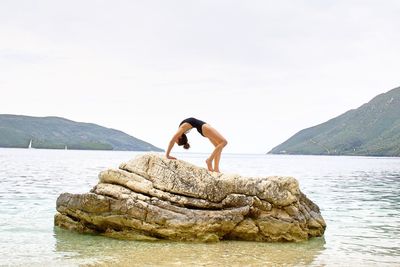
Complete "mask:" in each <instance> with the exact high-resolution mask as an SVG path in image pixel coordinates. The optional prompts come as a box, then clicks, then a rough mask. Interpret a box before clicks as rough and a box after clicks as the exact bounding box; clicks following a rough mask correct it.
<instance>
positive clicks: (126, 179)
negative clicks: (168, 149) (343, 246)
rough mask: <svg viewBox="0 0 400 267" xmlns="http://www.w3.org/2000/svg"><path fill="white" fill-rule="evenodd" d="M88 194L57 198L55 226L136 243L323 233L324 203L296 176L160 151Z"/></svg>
mask: <svg viewBox="0 0 400 267" xmlns="http://www.w3.org/2000/svg"><path fill="white" fill-rule="evenodd" d="M99 179H100V181H99V183H98V184H97V185H96V186H95V187H94V188H93V189H92V190H91V192H90V193H86V194H69V193H63V194H61V195H60V196H59V197H58V199H57V211H58V213H57V214H56V215H55V225H57V226H60V227H63V228H66V229H70V230H76V231H79V232H86V233H101V234H104V235H107V236H112V237H117V238H124V239H135V240H140V239H142V240H156V239H171V240H186V241H218V240H222V239H238V240H239V239H240V240H255V241H302V240H307V239H309V238H311V237H315V236H322V235H323V233H324V230H325V227H326V224H325V221H324V219H323V218H322V216H321V214H320V211H319V208H318V206H317V205H315V204H314V203H313V202H312V201H311V200H309V199H308V198H307V197H306V196H305V195H304V194H303V193H302V192H301V191H300V190H299V184H298V182H297V180H296V179H294V178H292V177H278V176H274V177H263V178H260V177H242V176H239V175H229V174H220V173H214V172H209V171H208V170H206V169H205V168H199V167H197V166H195V165H192V164H189V163H187V162H184V161H181V160H168V159H166V158H164V157H160V156H158V155H155V154H147V155H143V156H139V157H137V158H136V159H134V160H131V161H129V162H128V163H123V164H121V165H120V166H119V169H110V170H106V171H103V172H101V173H100V174H99Z"/></svg>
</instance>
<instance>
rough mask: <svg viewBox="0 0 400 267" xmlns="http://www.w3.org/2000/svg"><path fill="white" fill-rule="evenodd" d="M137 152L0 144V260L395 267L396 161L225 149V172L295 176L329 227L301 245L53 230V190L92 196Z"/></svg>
mask: <svg viewBox="0 0 400 267" xmlns="http://www.w3.org/2000/svg"><path fill="white" fill-rule="evenodd" d="M137 154H139V153H135V152H103V151H100V152H98V151H72V150H34V149H32V150H28V149H0V265H1V266H4V265H6V266H7V265H10V266H16V265H21V266H55V265H57V266H77V265H89V266H95V265H105V266H107V265H124V266H246V265H247V266H310V265H311V266H400V158H371V157H333V156H332V157H324V156H278V155H239V154H237V155H236V154H223V157H222V161H221V170H222V171H224V172H228V173H239V174H241V175H244V176H270V175H288V176H294V177H296V178H297V179H298V180H299V182H300V188H301V190H302V191H303V192H304V193H305V194H306V195H307V196H308V197H309V198H310V199H311V200H313V201H314V202H315V203H316V204H317V205H318V206H319V207H320V208H321V212H322V215H323V217H324V218H325V220H326V223H327V225H328V227H327V230H326V232H325V236H324V237H323V238H315V239H312V240H310V241H307V242H302V243H257V242H238V241H235V242H220V243H213V244H201V243H200V244H199V243H179V242H167V241H162V242H137V241H122V240H116V239H110V238H106V237H101V236H94V235H82V234H77V233H73V232H69V231H66V230H62V229H59V228H56V227H54V226H53V216H54V214H55V211H56V209H55V204H56V199H57V197H58V195H59V194H61V193H62V192H71V193H85V192H88V191H89V190H90V189H91V188H92V187H93V186H94V185H95V184H96V183H97V180H98V178H97V174H98V173H99V172H100V171H102V170H104V169H107V168H110V167H117V166H118V165H119V163H121V162H124V161H127V160H129V159H131V158H133V157H135V156H136V155H137ZM174 155H176V156H178V158H180V159H183V160H186V161H189V162H191V163H194V164H198V165H201V166H204V165H205V163H204V160H205V158H206V157H207V155H206V154H186V153H185V154H179V153H175V154H174Z"/></svg>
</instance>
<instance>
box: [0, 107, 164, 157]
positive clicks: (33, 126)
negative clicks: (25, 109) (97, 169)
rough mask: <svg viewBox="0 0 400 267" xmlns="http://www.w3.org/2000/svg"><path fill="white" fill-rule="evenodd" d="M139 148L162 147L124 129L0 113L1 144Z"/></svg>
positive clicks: (146, 149) (20, 146)
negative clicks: (125, 131)
mask: <svg viewBox="0 0 400 267" xmlns="http://www.w3.org/2000/svg"><path fill="white" fill-rule="evenodd" d="M31 140H32V147H33V148H54V149H63V148H65V147H66V146H67V148H68V149H90V150H133V151H134V150H138V151H162V150H161V149H159V148H157V147H155V146H153V145H151V144H149V143H147V142H144V141H142V140H139V139H137V138H135V137H133V136H130V135H128V134H126V133H124V132H121V131H118V130H114V129H110V128H105V127H102V126H99V125H96V124H92V123H82V122H75V121H71V120H67V119H64V118H59V117H30V116H20V115H8V114H5V115H0V147H16V148H24V147H25V148H26V147H28V146H29V143H30V142H31Z"/></svg>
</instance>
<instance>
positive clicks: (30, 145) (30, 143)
mask: <svg viewBox="0 0 400 267" xmlns="http://www.w3.org/2000/svg"><path fill="white" fill-rule="evenodd" d="M32 148H33V147H32V139H31V141H29V146H28V149H32Z"/></svg>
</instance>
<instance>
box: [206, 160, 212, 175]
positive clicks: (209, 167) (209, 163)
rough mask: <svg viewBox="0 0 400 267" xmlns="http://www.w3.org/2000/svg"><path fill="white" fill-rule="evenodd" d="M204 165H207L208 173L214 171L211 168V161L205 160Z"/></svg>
mask: <svg viewBox="0 0 400 267" xmlns="http://www.w3.org/2000/svg"><path fill="white" fill-rule="evenodd" d="M206 163H207V168H208V170H209V171H210V172H212V171H214V170H213V167H212V160H210V159H207V160H206Z"/></svg>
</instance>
